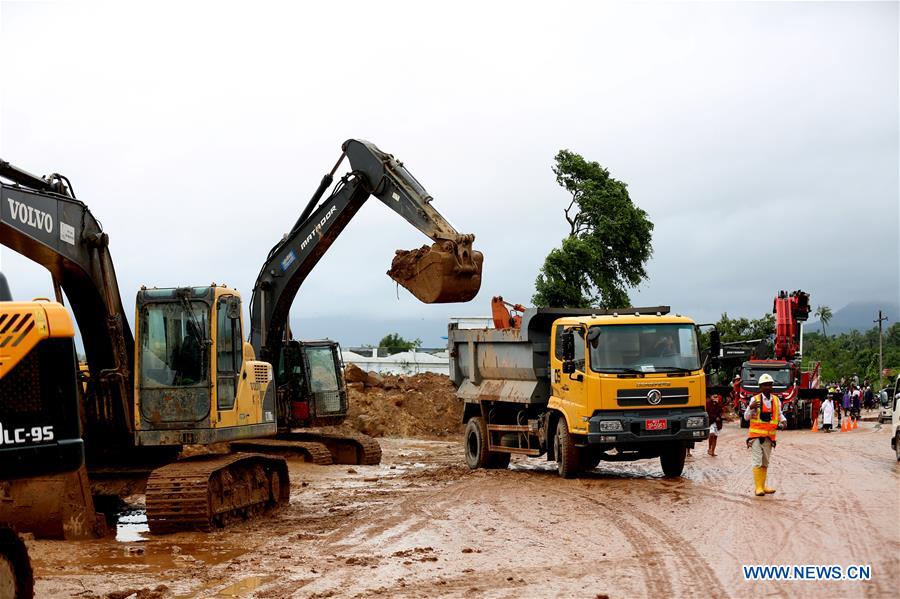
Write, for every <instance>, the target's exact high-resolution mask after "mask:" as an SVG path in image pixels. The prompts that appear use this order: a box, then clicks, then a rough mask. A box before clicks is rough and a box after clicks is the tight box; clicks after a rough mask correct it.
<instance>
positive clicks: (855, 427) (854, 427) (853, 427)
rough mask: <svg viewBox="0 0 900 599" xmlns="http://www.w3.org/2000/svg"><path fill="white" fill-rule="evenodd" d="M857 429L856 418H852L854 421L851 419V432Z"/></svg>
mask: <svg viewBox="0 0 900 599" xmlns="http://www.w3.org/2000/svg"><path fill="white" fill-rule="evenodd" d="M857 427H859V425H858V424H857V423H856V418H854V419H853V426H852V428H851V430H854V431H855V430H856V429H857Z"/></svg>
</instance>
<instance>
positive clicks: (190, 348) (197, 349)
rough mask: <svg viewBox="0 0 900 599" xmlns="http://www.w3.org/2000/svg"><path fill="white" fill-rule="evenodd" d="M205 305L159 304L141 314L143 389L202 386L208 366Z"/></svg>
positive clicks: (207, 317)
mask: <svg viewBox="0 0 900 599" xmlns="http://www.w3.org/2000/svg"><path fill="white" fill-rule="evenodd" d="M208 339H209V306H208V305H207V304H206V303H204V302H190V303H187V302H185V303H179V302H163V303H158V304H149V305H147V306H144V309H143V314H142V315H141V380H142V383H143V385H145V386H147V387H185V386H191V385H198V384H204V383H206V378H207V371H208V365H209V353H210V352H209V346H208V344H207V340H208Z"/></svg>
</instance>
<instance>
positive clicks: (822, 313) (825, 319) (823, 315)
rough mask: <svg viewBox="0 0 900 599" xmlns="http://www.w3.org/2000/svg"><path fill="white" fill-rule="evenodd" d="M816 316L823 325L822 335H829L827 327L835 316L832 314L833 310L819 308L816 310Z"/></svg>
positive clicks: (826, 307) (823, 307) (825, 307)
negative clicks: (826, 330)
mask: <svg viewBox="0 0 900 599" xmlns="http://www.w3.org/2000/svg"><path fill="white" fill-rule="evenodd" d="M815 316H816V318H818V319H819V322H820V323H821V324H822V334H823V335H827V334H828V333H826V332H825V327H826V326H828V323H829V322H831V317H832V316H834V314H832V313H831V308H829V307H828V306H819V307H818V308H816V312H815Z"/></svg>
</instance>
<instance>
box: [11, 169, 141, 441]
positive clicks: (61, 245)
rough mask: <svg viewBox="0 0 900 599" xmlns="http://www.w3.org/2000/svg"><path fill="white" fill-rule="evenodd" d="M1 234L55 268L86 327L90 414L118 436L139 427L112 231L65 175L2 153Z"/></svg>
mask: <svg viewBox="0 0 900 599" xmlns="http://www.w3.org/2000/svg"><path fill="white" fill-rule="evenodd" d="M0 178H3V179H6V180H7V181H10V182H11V184H8V183H6V182H2V181H0V242H2V244H3V245H4V246H6V247H9V248H10V249H13V250H15V251H16V252H18V253H20V254H22V255H23V256H25V257H26V258H29V259H31V260H33V261H34V262H37V263H38V264H40V265H42V266H44V267H45V268H46V269H47V270H49V271H50V274H51V275H52V277H53V283H54V288H55V289H56V290H57V294H58V297H57V299H61V295H60V294H59V289H60V288H61V289H62V290H64V291H65V293H66V297H68V299H69V302H70V304H71V308H72V312H73V313H74V315H75V319H76V320H77V322H78V328H79V330H80V331H81V335H82V341H83V343H84V350H85V354H86V357H87V361H88V365H89V368H90V372H91V373H97V378H98V380H95V381H92V384H93V385H95V386H96V387H95V389H94V391H95V393H93V394H92V398H93V399H92V401H91V402H88V404H89V405H86V406H85V409H86V410H88V411H89V412H90V413H89V414H88V418H87V421H88V422H91V423H93V424H94V425H95V426H97V427H98V428H99V429H100V430H95V431H86V434H87V435H90V434H92V433H98V434H104V435H109V440H110V441H112V442H114V440H115V439H116V438H118V437H121V439H122V442H123V443H127V438H128V434H130V433H131V432H132V430H133V425H132V423H133V419H132V411H133V407H132V403H131V394H130V389H131V387H132V382H133V374H132V373H133V365H132V364H131V362H132V361H133V356H134V337H133V336H132V333H131V329H130V327H129V325H128V320H127V319H126V315H125V310H124V308H123V306H122V299H121V297H120V295H119V288H118V283H117V281H116V273H115V269H114V268H113V263H112V259H111V258H110V254H109V247H108V246H109V237H108V235H107V234H106V233H104V232H103V228H102V226H101V225H100V223H99V222H98V221H97V219H96V218H94V216H93V215H92V214H91V212H90V210H88V207H87V205H86V204H84V203H83V202H80V201H79V200H77V199H76V198H75V197H74V193H73V192H72V185H71V184H70V183H69V181H68V179H66V178H65V177H63V176H61V175H58V174H53V175H50V176H48V177H38V176H36V175H33V174H31V173H28V172H27V171H24V170H22V169H19V168H17V167H15V166H13V165H11V164H9V163H8V162H5V161H3V160H0Z"/></svg>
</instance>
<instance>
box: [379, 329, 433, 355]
mask: <svg viewBox="0 0 900 599" xmlns="http://www.w3.org/2000/svg"><path fill="white" fill-rule="evenodd" d="M421 345H422V340H421V339H412V340H407V339H404V338H403V337H401V336H400V335H399V334H398V333H391V334H390V335H385V336H384V337H382V338H381V341H379V342H378V347H386V348H387V349H388V353H389V354H399V353H400V352H404V351H409V350H411V349H415V348H417V347H419V346H421Z"/></svg>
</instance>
